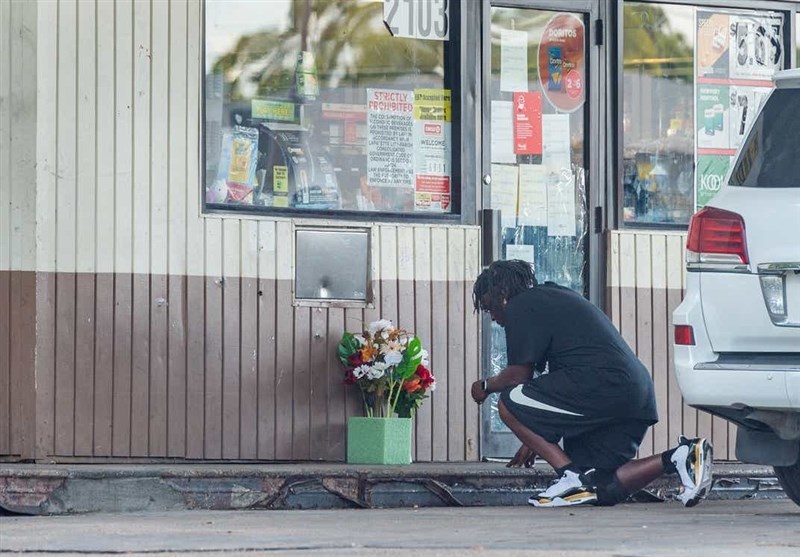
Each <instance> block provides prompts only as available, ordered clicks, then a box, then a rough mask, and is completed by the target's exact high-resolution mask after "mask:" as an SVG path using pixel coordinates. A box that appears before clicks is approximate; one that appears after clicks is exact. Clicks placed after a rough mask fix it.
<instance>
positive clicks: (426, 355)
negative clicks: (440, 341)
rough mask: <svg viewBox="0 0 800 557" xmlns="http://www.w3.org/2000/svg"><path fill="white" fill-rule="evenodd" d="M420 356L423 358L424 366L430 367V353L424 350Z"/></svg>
mask: <svg viewBox="0 0 800 557" xmlns="http://www.w3.org/2000/svg"><path fill="white" fill-rule="evenodd" d="M420 355H421V356H422V365H424V366H425V367H429V365H430V362H429V361H428V351H427V350H425V349H424V348H423V349H422V352H420Z"/></svg>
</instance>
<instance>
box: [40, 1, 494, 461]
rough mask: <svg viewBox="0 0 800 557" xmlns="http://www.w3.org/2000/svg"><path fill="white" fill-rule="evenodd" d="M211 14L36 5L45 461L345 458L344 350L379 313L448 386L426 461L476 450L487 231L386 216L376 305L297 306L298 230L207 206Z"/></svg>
mask: <svg viewBox="0 0 800 557" xmlns="http://www.w3.org/2000/svg"><path fill="white" fill-rule="evenodd" d="M200 14H201V10H200V3H199V2H198V1H196V0H193V1H189V2H187V1H182V0H171V1H161V0H154V1H148V0H142V1H135V2H131V1H130V0H117V1H115V2H112V1H105V0H102V1H101V0H97V1H92V0H81V1H80V2H76V1H75V0H60V1H58V2H56V1H48V2H39V4H38V30H39V32H38V35H39V40H38V67H37V74H38V79H39V88H38V96H37V102H38V115H39V119H40V122H47V123H48V124H46V125H40V126H39V127H38V133H37V147H38V157H39V160H38V166H37V174H36V181H37V187H38V199H37V203H36V216H37V220H38V229H37V243H36V270H37V279H36V280H37V288H38V291H37V296H38V298H37V299H38V312H37V316H36V319H37V327H38V334H37V335H36V339H37V354H38V355H37V364H36V373H37V391H36V393H37V400H38V401H39V406H38V414H37V424H39V427H38V428H37V451H36V456H38V457H39V458H45V457H47V458H56V459H66V458H73V457H92V458H97V457H120V458H136V457H145V458H154V457H155V458H159V457H178V458H192V459H195V458H197V459H230V460H239V459H256V458H257V459H291V460H295V459H328V460H340V459H342V458H344V454H345V453H344V450H345V447H344V441H345V431H344V424H345V418H346V416H348V415H356V414H358V413H360V411H361V408H360V401H359V399H358V398H357V393H356V392H355V391H353V390H352V389H346V388H345V387H344V385H343V384H342V377H343V375H342V370H341V369H340V367H339V365H338V363H337V362H336V361H335V360H334V359H333V357H332V356H333V354H334V347H335V344H336V343H337V342H338V340H339V337H340V335H341V333H342V331H344V330H351V331H352V330H359V328H360V327H361V326H362V323H363V322H364V321H369V320H372V319H377V318H379V317H382V318H389V319H393V320H395V321H396V322H398V323H399V324H400V325H402V326H404V327H408V328H410V329H412V330H415V331H416V332H417V333H418V334H419V335H420V336H421V338H422V340H423V343H424V344H425V346H426V347H428V348H429V350H430V352H431V356H432V362H431V363H432V369H433V371H434V373H435V374H436V377H437V379H438V388H437V390H436V392H435V393H434V395H433V397H432V399H431V400H429V401H426V404H425V405H424V406H423V408H422V410H421V412H420V414H419V416H418V419H417V424H416V439H415V443H416V458H417V459H418V460H454V461H461V460H474V459H476V458H477V456H478V455H477V435H478V414H477V407H476V406H475V405H474V404H472V403H471V402H469V403H468V400H470V399H469V395H468V393H467V389H466V386H467V385H469V384H470V382H471V381H472V380H474V379H476V378H477V377H478V370H479V353H478V347H479V346H480V336H479V330H478V324H479V320H478V316H475V315H473V314H472V312H471V305H470V304H471V300H470V288H471V284H472V281H473V280H474V278H475V276H476V275H477V273H478V270H479V269H478V266H479V261H478V259H479V245H478V243H479V234H478V229H477V228H476V227H464V226H437V225H392V224H387V225H382V226H374V227H373V229H372V238H373V253H372V256H373V261H374V265H373V267H374V268H373V270H374V275H373V279H374V285H373V288H374V290H375V293H376V300H375V307H374V308H371V309H364V310H362V309H326V308H308V307H296V306H294V305H292V287H293V281H292V279H293V261H294V254H293V227H294V226H295V225H297V224H301V223H299V222H297V221H290V220H276V219H259V218H255V217H247V218H243V217H237V216H232V215H228V216H225V217H224V218H223V217H220V216H218V215H217V216H204V215H202V214H201V207H200V199H201V198H200V182H199V181H200V176H199V170H200V164H201V161H200V160H199V155H198V153H199V149H198V145H199V129H200V128H199V121H198V118H199V113H200V110H199V109H200V104H199V103H200V95H199V92H200V83H201V77H202V76H201V74H200V53H201V36H200ZM306 223H307V224H308V223H311V224H323V225H325V224H329V225H333V224H336V225H342V223H340V222H335V223H334V222H327V223H320V222H319V221H306ZM355 224H358V223H355ZM363 256H364V254H353V257H363Z"/></svg>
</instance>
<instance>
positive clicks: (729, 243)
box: [686, 207, 750, 271]
mask: <svg viewBox="0 0 800 557" xmlns="http://www.w3.org/2000/svg"><path fill="white" fill-rule="evenodd" d="M749 262H750V261H749V259H748V256H747V242H746V238H745V233H744V219H743V218H742V216H741V215H739V214H738V213H734V212H731V211H726V210H724V209H717V208H716V207H704V208H703V209H701V210H700V211H698V212H697V213H696V214H695V215H694V216H693V217H692V220H691V222H690V223H689V237H688V239H687V242H686V264H687V265H686V266H687V269H688V270H690V271H693V270H694V271H697V270H715V271H746V270H748V268H747V264H748V263H749Z"/></svg>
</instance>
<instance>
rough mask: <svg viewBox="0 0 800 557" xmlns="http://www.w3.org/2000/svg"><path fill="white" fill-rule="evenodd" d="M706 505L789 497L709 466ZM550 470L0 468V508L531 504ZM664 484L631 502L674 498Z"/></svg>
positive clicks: (742, 474)
mask: <svg viewBox="0 0 800 557" xmlns="http://www.w3.org/2000/svg"><path fill="white" fill-rule="evenodd" d="M714 478H715V484H714V485H715V487H714V489H713V490H712V491H711V494H710V495H709V499H728V500H730V499H752V498H761V499H763V498H781V497H785V495H784V494H783V491H782V490H781V488H780V485H779V484H778V482H777V479H776V478H775V477H774V475H773V473H772V469H771V468H769V467H754V466H744V465H730V464H727V465H717V466H715V473H714ZM554 479H555V475H554V473H553V470H552V469H551V468H550V467H549V466H547V465H538V464H537V466H535V467H533V468H529V469H512V468H505V466H504V465H502V464H499V463H480V464H412V465H409V466H355V465H344V464H341V465H339V464H322V465H320V464H308V463H299V464H280V465H275V464H270V465H263V466H255V465H220V466H214V465H208V464H202V465H187V464H182V465H170V466H164V465H59V466H50V465H4V466H3V465H0V508H2V509H4V510H5V511H6V512H11V513H17V514H31V515H53V514H76V513H91V512H138V511H169V510H195V509H203V510H247V509H252V510H259V509H345V508H364V509H370V508H400V507H444V506H456V507H462V506H508V505H525V504H527V500H528V497H529V496H530V493H531V492H532V491H534V490H537V489H542V488H545V487H547V486H548V485H549V484H550V482H552V481H553V480H554ZM677 488H678V484H677V479H676V478H675V477H665V478H661V479H659V480H656V481H655V482H654V483H653V484H651V485H650V486H648V490H647V491H646V492H644V491H643V492H639V493H637V494H634V496H632V497H631V499H632V500H634V501H647V502H655V501H665V500H672V499H675V497H676V495H677V491H678V489H677Z"/></svg>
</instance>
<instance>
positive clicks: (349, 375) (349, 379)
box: [344, 367, 357, 385]
mask: <svg viewBox="0 0 800 557" xmlns="http://www.w3.org/2000/svg"><path fill="white" fill-rule="evenodd" d="M356 381H357V379H356V376H355V375H353V368H351V367H349V368H347V369H346V370H345V372H344V384H345V385H355V384H356Z"/></svg>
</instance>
